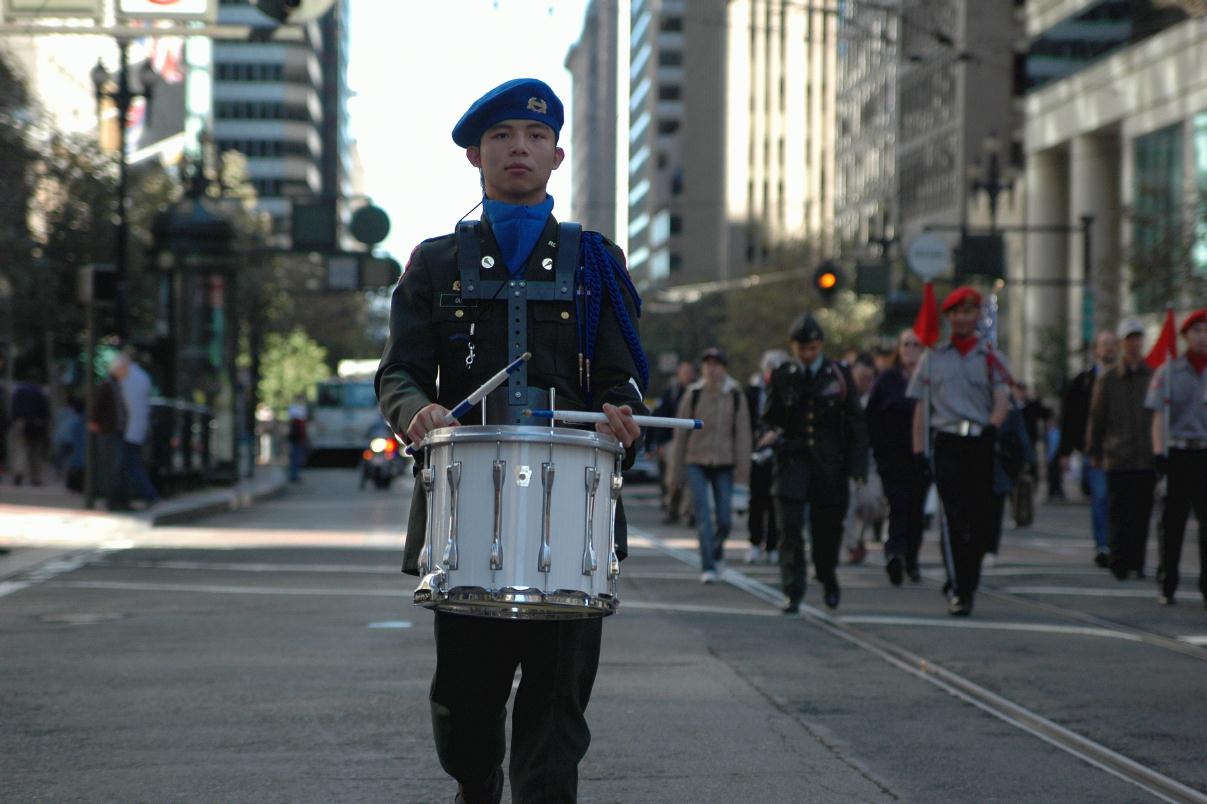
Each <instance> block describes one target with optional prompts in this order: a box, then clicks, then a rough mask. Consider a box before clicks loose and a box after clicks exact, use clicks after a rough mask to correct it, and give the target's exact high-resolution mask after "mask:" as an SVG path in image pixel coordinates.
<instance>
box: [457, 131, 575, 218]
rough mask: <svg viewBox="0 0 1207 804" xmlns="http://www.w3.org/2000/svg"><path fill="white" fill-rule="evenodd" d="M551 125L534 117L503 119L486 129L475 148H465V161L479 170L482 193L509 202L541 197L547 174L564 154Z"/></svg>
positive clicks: (533, 200) (536, 200)
mask: <svg viewBox="0 0 1207 804" xmlns="http://www.w3.org/2000/svg"><path fill="white" fill-rule="evenodd" d="M555 140H556V138H555V137H554V134H553V129H551V128H549V126H547V125H545V124H544V123H538V122H536V121H535V120H504V121H503V122H502V123H499V124H498V125H496V126H493V127H491V128H489V129H487V130H486V133H485V134H483V135H482V142H481V143H480V144H479V145H478V147H477V148H467V149H466V150H465V156H466V158H467V159H468V160H469V163H470V164H471V165H473V166H474V167H476V168H478V169H480V170H481V171H482V180H483V182H484V183H485V185H486V187H485V189H486V197H487V198H489V199H491V200H494V201H504V202H507V203H509V204H525V205H531V204H539V203H541V202H542V201H544V200H545V188H546V186H547V185H548V184H549V175H550V174H551V173H552V172H553V171H555V170H557V168H558V166H559V165H561V163H562V160H563V159H564V158H565V157H566V153H565V151H563V150H562V149H561V148H559V147H557V142H556V141H555Z"/></svg>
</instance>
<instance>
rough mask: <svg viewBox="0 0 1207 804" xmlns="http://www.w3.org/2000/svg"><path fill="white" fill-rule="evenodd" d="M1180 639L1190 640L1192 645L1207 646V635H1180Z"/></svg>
mask: <svg viewBox="0 0 1207 804" xmlns="http://www.w3.org/2000/svg"><path fill="white" fill-rule="evenodd" d="M1178 639H1180V640H1182V641H1183V642H1189V643H1190V644H1191V645H1203V646H1205V647H1207V636H1180V637H1178Z"/></svg>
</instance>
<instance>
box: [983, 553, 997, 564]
mask: <svg viewBox="0 0 1207 804" xmlns="http://www.w3.org/2000/svg"><path fill="white" fill-rule="evenodd" d="M982 566H984V567H996V566H997V553H986V554H985V561H984V563H983V564H982Z"/></svg>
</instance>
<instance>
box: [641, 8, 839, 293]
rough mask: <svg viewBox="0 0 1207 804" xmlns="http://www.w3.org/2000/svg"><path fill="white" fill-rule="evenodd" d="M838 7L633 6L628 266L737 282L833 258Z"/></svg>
mask: <svg viewBox="0 0 1207 804" xmlns="http://www.w3.org/2000/svg"><path fill="white" fill-rule="evenodd" d="M836 7H837V0H817V2H813V3H810V4H802V3H790V2H783V1H782V0H729V1H728V2H726V1H725V0H691V2H685V0H633V2H632V4H631V37H630V82H629V87H628V97H629V115H630V125H629V129H628V135H629V149H630V156H629V160H628V188H629V189H628V202H629V227H628V237H629V266H630V269H631V270H632V271H633V275H634V278H635V279H636V281H637V282H638V285H639V286H640V287H651V286H668V285H683V284H695V283H701V282H710V281H716V280H725V279H736V278H740V277H744V276H747V275H749V274H751V273H756V272H759V271H762V270H766V269H767V268H769V267H770V266H771V264H772V263H773V260H774V255H775V253H776V251H777V250H778V249H781V248H784V247H789V246H796V245H798V244H800V243H802V242H809V243H812V244H815V245H816V246H817V247H818V248H819V249H820V250H823V251H828V250H829V249H830V247H831V240H832V237H831V232H832V230H833V195H834V98H835V88H836V81H835V69H836V53H837V23H836V19H835V13H834V11H835V9H836Z"/></svg>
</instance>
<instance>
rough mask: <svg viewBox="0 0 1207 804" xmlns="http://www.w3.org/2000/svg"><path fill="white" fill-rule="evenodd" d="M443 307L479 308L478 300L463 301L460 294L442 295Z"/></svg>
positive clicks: (441, 303) (441, 304)
mask: <svg viewBox="0 0 1207 804" xmlns="http://www.w3.org/2000/svg"><path fill="white" fill-rule="evenodd" d="M440 306H441V307H477V306H478V300H477V299H463V298H461V294H460V293H441V294H440Z"/></svg>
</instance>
